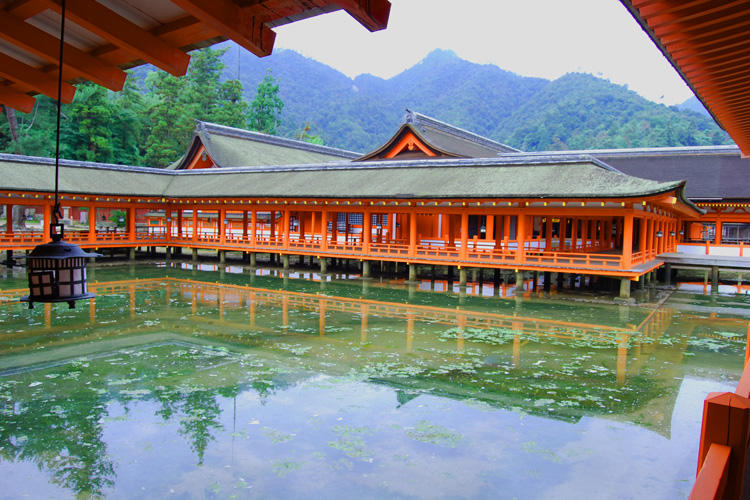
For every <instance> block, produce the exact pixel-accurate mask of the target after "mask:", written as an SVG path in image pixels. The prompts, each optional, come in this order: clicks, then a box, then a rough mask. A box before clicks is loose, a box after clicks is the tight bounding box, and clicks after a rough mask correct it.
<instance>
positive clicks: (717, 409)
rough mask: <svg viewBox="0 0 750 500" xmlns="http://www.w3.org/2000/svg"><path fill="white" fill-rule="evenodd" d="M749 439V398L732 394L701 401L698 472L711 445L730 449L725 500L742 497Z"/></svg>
mask: <svg viewBox="0 0 750 500" xmlns="http://www.w3.org/2000/svg"><path fill="white" fill-rule="evenodd" d="M748 438H750V399H748V398H744V397H742V396H739V395H737V394H733V393H731V392H724V393H718V392H713V393H710V394H709V395H708V396H707V397H706V399H705V401H704V402H703V425H702V429H701V441H700V450H699V452H698V472H699V473H700V472H701V468H702V467H703V464H704V462H705V461H706V457H707V455H708V452H709V449H710V448H711V445H712V444H719V445H724V446H728V447H730V448H731V449H732V451H731V460H730V461H729V473H728V477H727V484H726V489H725V492H724V495H723V497H722V498H724V499H740V498H743V495H742V493H743V488H744V483H745V470H746V467H747V465H748V456H747V455H748V453H747V450H748Z"/></svg>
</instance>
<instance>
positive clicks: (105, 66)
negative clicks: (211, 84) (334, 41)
mask: <svg viewBox="0 0 750 500" xmlns="http://www.w3.org/2000/svg"><path fill="white" fill-rule="evenodd" d="M61 2H62V0H11V1H10V2H8V3H5V4H4V5H3V6H2V7H0V38H2V39H3V40H5V41H6V42H7V43H10V44H12V45H14V46H15V47H17V48H18V52H17V54H22V53H28V54H30V55H32V56H35V57H36V58H37V62H35V63H30V62H28V61H29V60H26V59H24V60H22V61H20V60H17V61H16V62H15V63H11V64H10V65H4V67H3V68H2V69H3V73H0V74H2V75H4V77H5V78H6V79H7V81H4V82H0V97H1V98H2V100H0V103H2V104H5V105H7V106H9V107H14V108H16V109H18V110H19V111H24V110H30V109H31V108H32V107H33V101H32V100H31V98H29V97H22V96H23V95H24V94H27V93H28V94H34V93H44V94H47V95H50V96H51V97H52V96H54V95H56V92H52V91H51V88H50V86H49V85H48V84H49V82H50V79H56V77H57V75H58V71H59V68H58V67H57V59H58V57H59V56H58V50H59V38H58V37H57V35H56V34H55V33H54V32H50V31H48V29H47V28H46V27H44V25H46V24H49V22H50V19H49V11H52V12H56V13H58V14H60V12H61V10H62V8H61ZM113 2H115V3H122V5H123V7H124V9H122V10H121V9H119V8H118V7H117V5H112V4H110V3H107V4H106V5H105V4H104V3H101V2H99V1H98V0H66V16H67V17H68V19H70V20H71V22H72V25H73V26H74V27H73V28H69V29H70V30H72V32H73V33H74V34H76V35H78V36H79V37H81V39H82V40H85V43H87V44H88V45H87V47H86V48H83V47H81V46H80V45H78V44H77V43H75V42H68V43H66V49H65V58H64V63H63V68H62V76H63V79H64V80H65V81H67V82H69V83H76V82H79V81H81V80H89V81H92V82H94V83H97V84H99V85H102V86H104V87H106V88H109V89H111V90H115V91H116V90H119V89H121V88H122V86H123V84H124V81H125V77H126V75H125V74H124V72H123V70H124V69H127V68H131V67H134V66H137V65H140V64H143V63H151V64H153V65H154V66H156V67H158V68H161V69H163V70H165V71H167V72H169V73H171V74H173V75H183V74H185V72H186V70H187V66H188V62H189V59H190V58H189V56H188V55H187V54H186V52H189V51H191V50H194V49H197V48H201V47H207V46H210V45H212V44H214V43H218V42H221V41H223V40H226V39H233V40H234V41H235V42H237V43H238V44H239V45H241V46H243V47H245V48H246V49H248V50H250V51H251V52H252V53H254V54H256V55H258V56H263V55H268V54H270V53H271V50H272V48H273V43H274V39H275V33H274V32H273V29H272V27H274V26H279V25H283V24H288V23H292V22H295V21H298V20H300V19H305V18H307V17H311V16H316V15H320V14H325V13H327V12H332V11H334V10H339V9H343V10H345V11H346V12H348V13H349V14H350V15H351V16H352V17H354V18H355V19H357V20H358V21H359V22H360V23H361V24H363V25H364V26H365V27H367V28H368V29H370V30H371V31H375V30H379V29H383V28H385V27H386V25H387V21H388V13H389V11H390V2H389V1H388V0H338V1H337V0H174V1H171V0H149V1H148V2H137V3H136V2H134V1H133V0H113ZM110 7H111V8H110ZM136 11H138V12H140V13H141V14H142V16H141V15H140V14H133V15H131V14H128V13H129V12H136ZM180 12H182V15H180ZM167 13H168V14H167ZM146 18H148V19H151V20H152V21H153V24H151V25H149V26H148V28H144V27H142V26H144V25H143V24H141V25H139V24H137V23H139V22H140V21H139V19H146ZM37 20H41V24H40V23H39V22H37ZM39 26H41V28H40V27H39ZM87 32H88V33H87ZM100 39H102V40H104V41H105V43H102V41H101V40H100ZM11 54H13V55H11ZM15 54H16V53H14V52H9V53H8V54H6V57H8V58H11V57H12V58H15V57H19V56H17V55H15ZM8 62H11V61H8ZM19 64H20V66H19ZM29 65H33V67H31V66H29ZM11 68H13V69H21V70H22V71H21V73H20V74H18V73H16V72H15V71H11ZM29 69H31V70H33V72H31V73H30V72H29ZM40 89H44V91H42V90H40ZM71 97H72V93H71V88H70V87H66V89H65V99H66V100H68V99H70V98H71Z"/></svg>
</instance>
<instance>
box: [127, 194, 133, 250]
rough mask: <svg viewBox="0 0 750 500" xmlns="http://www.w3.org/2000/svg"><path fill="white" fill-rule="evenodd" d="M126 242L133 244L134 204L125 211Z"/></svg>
mask: <svg viewBox="0 0 750 500" xmlns="http://www.w3.org/2000/svg"><path fill="white" fill-rule="evenodd" d="M127 218H128V241H130V242H132V243H135V203H131V204H130V206H129V207H128V210H127Z"/></svg>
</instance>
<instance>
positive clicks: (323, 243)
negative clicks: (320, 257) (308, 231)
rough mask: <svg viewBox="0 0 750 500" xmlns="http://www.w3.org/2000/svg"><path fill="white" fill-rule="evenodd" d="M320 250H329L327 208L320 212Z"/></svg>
mask: <svg viewBox="0 0 750 500" xmlns="http://www.w3.org/2000/svg"><path fill="white" fill-rule="evenodd" d="M320 249H321V250H323V251H324V252H325V251H326V250H328V210H326V209H325V208H324V209H323V210H321V212H320Z"/></svg>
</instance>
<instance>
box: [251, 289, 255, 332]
mask: <svg viewBox="0 0 750 500" xmlns="http://www.w3.org/2000/svg"><path fill="white" fill-rule="evenodd" d="M250 328H255V292H250Z"/></svg>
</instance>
